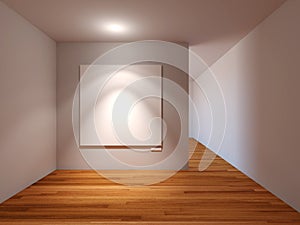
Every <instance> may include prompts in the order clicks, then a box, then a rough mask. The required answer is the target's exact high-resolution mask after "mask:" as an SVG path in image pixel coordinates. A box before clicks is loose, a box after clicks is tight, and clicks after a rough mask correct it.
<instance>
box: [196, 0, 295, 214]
mask: <svg viewBox="0 0 300 225" xmlns="http://www.w3.org/2000/svg"><path fill="white" fill-rule="evenodd" d="M299 21H300V1H297V0H289V1H287V2H286V3H284V4H283V5H282V7H280V8H279V9H278V10H277V11H275V12H274V13H273V14H272V15H271V16H270V17H268V18H267V19H266V20H264V21H263V22H262V23H261V24H260V25H259V26H257V27H256V28H255V29H254V30H253V31H252V32H251V33H249V34H248V35H247V36H246V37H245V38H244V39H242V40H241V41H240V42H239V43H238V44H237V45H236V46H235V47H234V48H232V49H231V50H230V51H229V52H228V53H226V54H225V55H224V56H223V57H221V59H220V60H218V61H217V62H216V63H215V64H214V65H212V71H213V72H214V73H215V76H216V78H217V80H218V82H219V84H220V86H221V88H222V90H223V92H224V97H225V102H226V106H227V112H228V117H227V130H226V134H225V139H224V142H223V145H222V148H221V151H220V152H219V154H220V156H221V157H223V158H224V159H225V160H226V161H228V162H230V163H231V164H232V165H234V166H235V167H237V168H238V169H239V170H241V171H243V172H244V173H245V174H247V175H248V176H249V177H251V178H252V179H254V180H255V181H256V182H258V183H259V184H261V185H262V186H264V187H265V188H266V189H268V190H269V191H271V192H272V193H274V194H275V195H276V196H278V197H279V198H281V199H282V200H284V201H285V202H287V203H288V204H289V205H291V206H292V207H294V208H295V209H297V210H298V211H300V192H299V190H300V179H299V171H300V164H299V159H300V151H299V139H300V132H299V127H300V117H299V115H300V101H299V84H300V76H299V74H300V68H299V62H300V45H299V40H300V29H299ZM203 85H209V84H203ZM192 97H193V99H194V101H195V102H196V103H197V107H198V109H199V111H201V115H200V136H198V137H196V135H195V133H196V130H197V127H193V129H192V132H191V136H193V137H195V138H197V139H198V140H199V141H200V142H202V143H203V144H205V145H207V144H208V137H209V133H210V130H211V123H209V122H208V121H211V117H210V112H209V106H208V103H207V100H206V99H205V97H204V95H203V93H202V92H201V90H199V89H197V87H196V85H195V84H194V85H193V87H192ZM208 147H210V146H208ZM212 150H215V149H212Z"/></svg>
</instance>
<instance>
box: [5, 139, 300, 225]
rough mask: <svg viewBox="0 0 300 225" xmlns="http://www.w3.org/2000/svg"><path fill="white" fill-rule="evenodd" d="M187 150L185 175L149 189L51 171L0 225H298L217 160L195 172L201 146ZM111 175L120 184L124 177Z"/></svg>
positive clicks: (9, 207) (9, 208)
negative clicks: (188, 158) (188, 164)
mask: <svg viewBox="0 0 300 225" xmlns="http://www.w3.org/2000/svg"><path fill="white" fill-rule="evenodd" d="M193 146H196V151H195V152H194V154H193V155H192V158H191V159H190V169H189V170H188V171H180V172H178V173H177V174H176V175H174V176H172V177H171V178H169V179H168V180H166V181H163V182H161V183H158V184H155V185H150V186H124V185H120V184H116V183H113V182H111V181H109V180H107V179H105V178H104V177H101V176H99V175H98V174H97V173H96V172H94V171H78V170H57V171H54V172H53V173H51V174H50V175H48V176H46V177H45V178H43V179H42V180H40V181H38V182H37V183H35V184H33V185H31V186H30V187H29V188H27V189H25V190H24V191H22V192H20V193H18V194H17V195H15V196H14V197H12V198H10V199H9V200H7V201H5V202H4V203H2V204H1V205H0V224H1V225H2V224H7V225H9V224H18V225H19V224H32V225H35V224H47V225H50V224H52V225H54V224H69V225H77V224H170V225H171V224H208V225H217V224H228V225H229V224H234V225H237V224H243V225H250V224H254V225H267V224H274V225H275V224H276V225H279V224H293V225H296V224H300V213H298V212H296V211H295V210H293V209H292V208H291V207H289V206H288V205H286V204H285V203H284V202H282V201H281V200H279V199H278V198H276V197H275V196H274V195H272V194H271V193H270V192H268V191H266V190H265V189H264V188H262V187H261V186H259V185H258V184H256V183H255V182H253V181H252V180H251V179H249V178H248V177H247V176H245V175H244V174H242V173H241V172H239V171H238V170H236V169H235V168H233V167H232V166H231V165H229V164H228V163H227V162H225V161H224V160H223V159H221V158H219V157H216V159H215V160H214V161H213V163H212V164H211V166H210V167H209V168H208V169H207V170H205V171H203V172H199V171H198V164H199V160H200V158H201V157H202V154H203V152H204V146H202V145H200V144H197V143H196V142H195V141H193V140H191V141H190V147H191V148H193ZM210 154H211V155H213V153H210ZM206 157H207V156H206ZM111 173H113V174H115V175H116V176H115V177H116V179H118V178H120V179H121V178H122V177H123V176H124V174H125V173H126V171H111ZM130 173H131V174H132V176H135V177H139V176H140V177H144V178H145V177H149V176H151V175H153V174H155V173H159V171H148V172H147V171H131V172H130ZM126 175H128V173H126ZM137 180H138V179H137ZM136 182H137V184H138V183H139V182H138V181H136Z"/></svg>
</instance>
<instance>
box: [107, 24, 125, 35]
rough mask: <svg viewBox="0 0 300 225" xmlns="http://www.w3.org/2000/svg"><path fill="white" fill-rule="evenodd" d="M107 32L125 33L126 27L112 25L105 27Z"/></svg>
mask: <svg viewBox="0 0 300 225" xmlns="http://www.w3.org/2000/svg"><path fill="white" fill-rule="evenodd" d="M105 28H106V30H108V31H110V32H114V33H121V32H124V31H125V27H124V26H123V25H121V24H117V23H110V24H107V25H106V26H105Z"/></svg>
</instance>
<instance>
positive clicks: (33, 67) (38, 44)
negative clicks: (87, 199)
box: [0, 2, 56, 202]
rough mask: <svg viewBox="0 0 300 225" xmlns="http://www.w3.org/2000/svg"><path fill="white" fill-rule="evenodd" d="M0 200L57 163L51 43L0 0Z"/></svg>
mask: <svg viewBox="0 0 300 225" xmlns="http://www.w3.org/2000/svg"><path fill="white" fill-rule="evenodd" d="M0 29H1V35H0V76H1V82H0V103H1V110H0V115H1V116H0V124H1V126H0V146H1V147H0V202H2V201H4V200H6V199H7V198H9V197H11V196H12V195H14V194H15V193H17V192H19V191H20V190H22V189H24V188H25V187H27V186H28V185H31V184H32V183H34V182H35V181H36V180H38V179H40V178H42V177H44V176H45V175H47V174H48V173H49V172H51V171H53V170H54V169H55V168H56V140H55V139H56V137H55V129H56V125H55V121H56V116H55V115H56V112H55V107H56V99H55V98H56V87H55V81H56V69H55V68H56V67H55V66H56V61H55V60H56V59H55V58H56V44H55V42H54V41H53V40H51V39H50V38H48V37H47V36H46V35H45V34H44V33H42V32H41V31H39V30H37V29H36V28H35V27H34V26H32V25H31V24H30V23H29V22H27V21H26V20H24V19H23V18H22V17H20V16H19V15H18V14H16V13H15V12H14V11H12V10H10V9H9V8H8V7H7V6H5V5H4V4H3V3H2V2H0Z"/></svg>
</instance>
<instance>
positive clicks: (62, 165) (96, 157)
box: [57, 43, 188, 169]
mask: <svg viewBox="0 0 300 225" xmlns="http://www.w3.org/2000/svg"><path fill="white" fill-rule="evenodd" d="M120 44H122V43H58V45H57V167H58V169H90V167H89V165H87V163H86V162H85V160H84V158H83V157H82V155H81V153H80V151H79V149H78V147H77V145H76V140H75V138H74V133H73V126H72V105H73V100H74V95H75V90H76V87H77V85H78V82H79V66H80V65H90V64H92V63H93V61H94V60H96V59H97V58H98V57H99V56H101V55H102V54H104V53H105V52H107V51H108V50H110V49H112V48H114V47H116V46H118V45H120ZM128 54H130V52H129V53H128ZM129 56H130V55H128V57H129ZM187 56H188V54H187V52H186V57H185V58H184V60H186V61H185V64H186V66H187V65H188V57H187ZM124 57H126V56H124ZM163 76H164V78H167V79H171V80H172V81H174V82H176V83H177V84H178V85H180V86H181V87H182V88H183V89H184V90H187V91H188V76H187V75H186V74H184V73H183V72H182V71H180V70H178V69H176V68H174V67H172V66H168V65H163ZM187 97H188V96H186V97H185V96H183V98H184V100H183V101H182V100H178V101H182V102H181V105H182V106H183V107H186V112H183V114H184V115H186V117H185V118H182V119H183V121H184V122H183V125H182V127H180V122H179V121H178V120H179V119H178V118H177V117H176V115H177V113H176V112H175V111H174V109H173V107H171V106H170V105H168V104H166V103H165V104H164V105H163V114H164V119H165V122H166V124H167V127H168V133H167V137H166V141H165V142H164V149H163V150H162V152H148V153H137V152H134V151H131V150H128V149H121V150H120V149H113V150H111V151H110V152H111V154H112V155H114V157H116V158H117V159H118V158H119V159H121V160H122V161H123V162H126V163H127V164H130V165H137V166H144V165H153V167H151V168H153V169H163V168H162V167H160V165H159V163H158V162H161V161H162V159H164V158H166V157H167V156H168V155H169V154H170V151H172V150H173V149H174V148H175V147H174V146H175V145H176V144H177V141H178V140H177V139H178V137H179V136H180V131H181V129H182V136H183V137H185V138H183V139H186V140H185V141H184V142H183V143H182V147H181V148H182V150H180V154H178V155H177V157H178V156H180V157H181V158H184V157H185V158H186V159H188V115H187V114H188V113H187V110H188V99H187ZM166 115H167V116H166ZM174 118H175V119H174ZM76 130H77V128H76V127H75V131H76ZM82 152H83V154H84V155H85V157H86V158H88V159H89V162H90V164H91V165H93V167H96V168H97V169H137V167H133V166H129V165H126V164H124V165H120V163H117V162H118V161H116V160H113V158H112V157H110V156H109V155H108V154H107V153H106V151H105V150H104V149H84V150H82ZM178 158H179V157H178ZM177 161H180V160H177ZM174 162H175V161H174ZM154 164H155V165H154ZM165 166H167V167H168V168H171V166H172V165H168V164H166V165H165ZM169 166H170V167H169Z"/></svg>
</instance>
